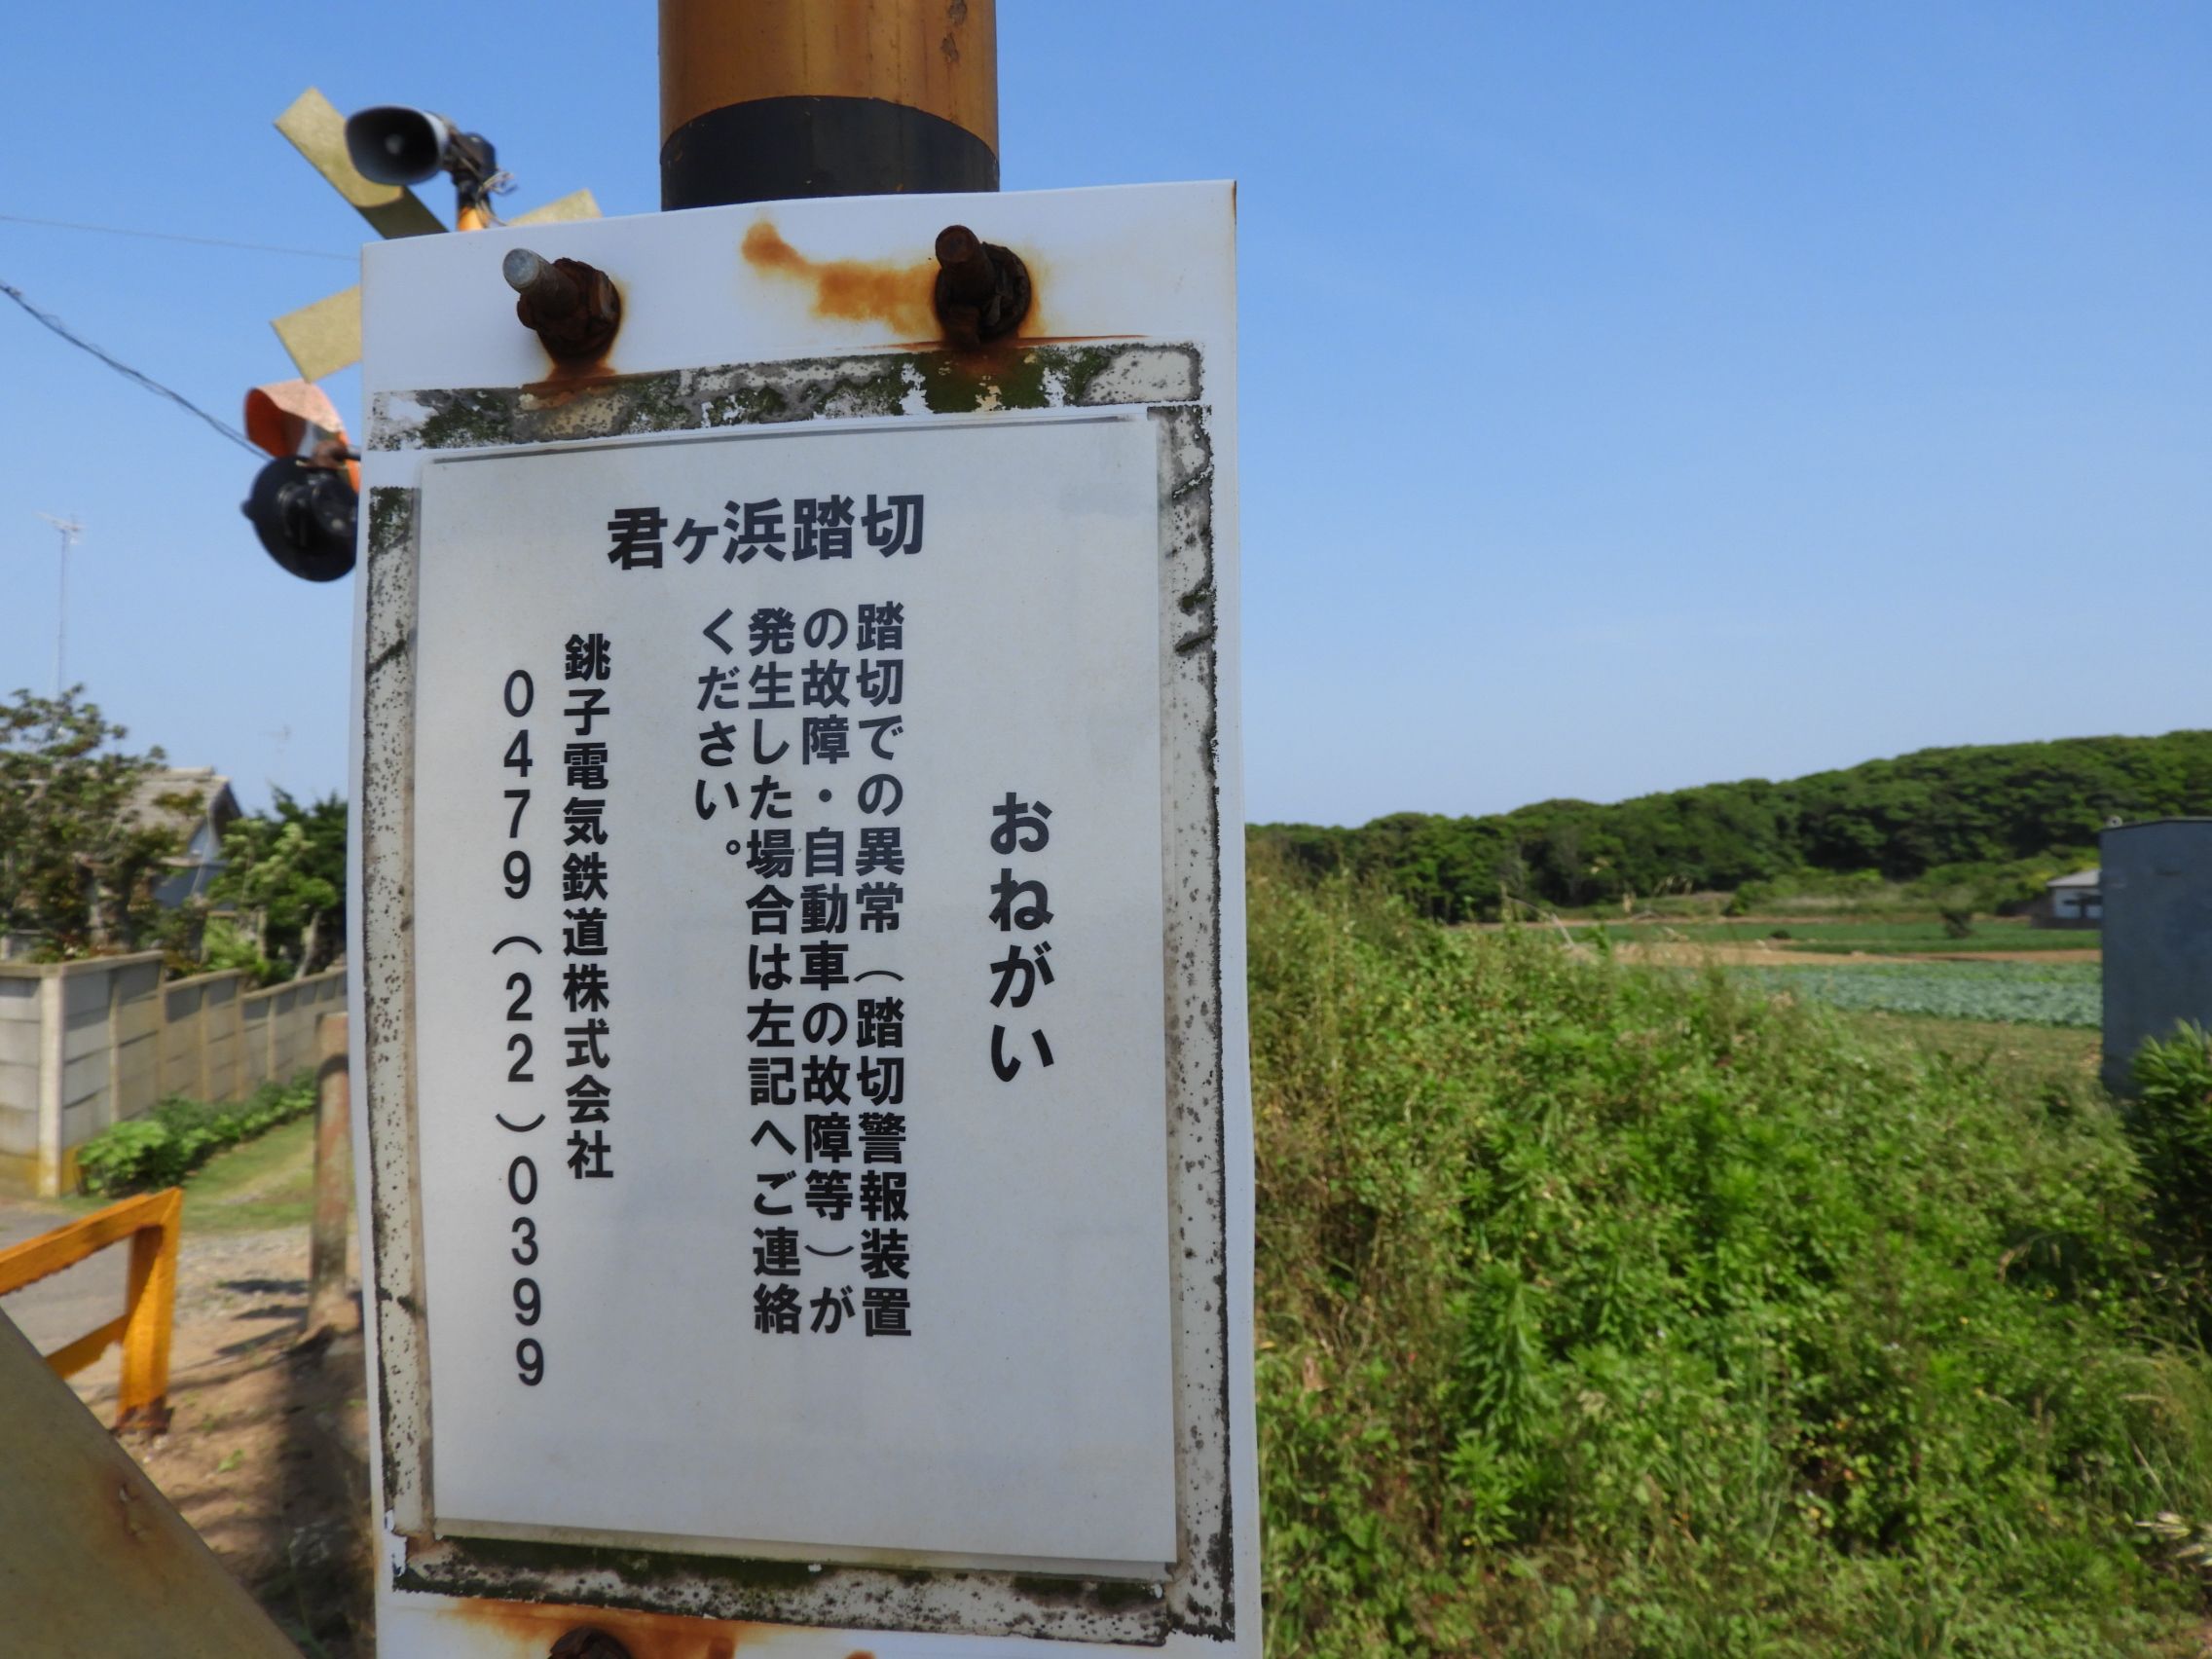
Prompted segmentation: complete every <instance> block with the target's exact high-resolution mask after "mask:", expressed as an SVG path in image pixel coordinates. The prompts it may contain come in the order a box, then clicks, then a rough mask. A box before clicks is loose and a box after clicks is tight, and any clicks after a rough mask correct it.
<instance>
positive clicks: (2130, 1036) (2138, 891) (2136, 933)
mask: <svg viewBox="0 0 2212 1659" xmlns="http://www.w3.org/2000/svg"><path fill="white" fill-rule="evenodd" d="M2098 842H2099V845H2100V847H2101V849H2102V851H2101V860H2102V864H2103V866H2104V895H2105V903H2104V952H2105V971H2104V994H2105V1021H2104V1025H2105V1030H2104V1038H2105V1042H2104V1050H2105V1053H2104V1079H2105V1087H2106V1088H2110V1089H2111V1090H2112V1091H2113V1092H2114V1093H2115V1094H2125V1093H2128V1092H2130V1091H2131V1090H2132V1089H2133V1088H2134V1081H2133V1078H2132V1077H2131V1076H2130V1068H2131V1066H2132V1064H2133V1062H2134V1059H2135V1051H2136V1050H2137V1049H2140V1048H2141V1047H2142V1046H2143V1045H2144V1044H2145V1043H2146V1042H2148V1041H2150V1040H2151V1039H2153V1038H2166V1037H2171V1036H2172V1035H2173V1034H2174V1029H2175V1027H2177V1026H2178V1025H2180V1024H2181V1023H2182V1022H2183V1021H2184V1020H2188V1021H2192V1022H2194V1023H2195V1024H2198V1025H2212V818H2159V819H2152V820H2149V821H2147V822H2145V823H2141V824H2122V825H2117V826H2115V827H2114V828H2112V829H2109V830H2105V831H2104V833H2103V834H2102V835H2100V836H2099V837H2098Z"/></svg>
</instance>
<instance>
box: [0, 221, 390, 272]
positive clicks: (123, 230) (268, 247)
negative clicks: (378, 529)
mask: <svg viewBox="0 0 2212 1659" xmlns="http://www.w3.org/2000/svg"><path fill="white" fill-rule="evenodd" d="M0 223H6V224H10V225H41V226H44V227H45V228H46V229H48V230H50V231H91V232H93V233H95V234H96V235H99V236H103V237H138V238H141V239H143V240H147V241H171V242H191V243H194V244H195V245H197V246H200V247H235V248H241V249H243V250H244V251H246V252H248V253H288V254H291V255H293V256H294V257H295V258H299V259H335V260H337V261H338V262H339V263H340V264H342V265H350V264H352V263H353V258H354V256H353V255H352V254H350V253H331V252H328V251H327V250H325V249H323V248H319V247H280V246H278V245H277V244H276V243H274V242H249V241H232V240H228V239H227V238H223V237H191V236H185V235H184V234H182V233H181V232H177V231H140V230H131V229H129V228H127V227H125V226H122V225H88V224H84V223H81V222H80V221H78V220H75V219H34V218H32V217H30V215H28V214H26V213H0Z"/></svg>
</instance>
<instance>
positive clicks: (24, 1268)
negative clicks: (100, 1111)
mask: <svg viewBox="0 0 2212 1659" xmlns="http://www.w3.org/2000/svg"><path fill="white" fill-rule="evenodd" d="M183 1222H184V1191H183V1189H182V1188H179V1187H171V1188H169V1189H168V1191H166V1192H165V1193H147V1194H145V1195H143V1196H142V1197H139V1198H125V1199H124V1200H123V1201H122V1202H121V1203H119V1204H110V1205H108V1206H107V1208H105V1209H101V1210H94V1211H93V1212H92V1214H91V1215H88V1216H84V1217H81V1218H80V1219H78V1220H76V1221H71V1222H65V1223H63V1224H62V1225H61V1226H59V1227H56V1228H55V1229H54V1230H53V1231H52V1232H50V1233H42V1234H40V1235H38V1236H37V1237H36V1238H26V1239H24V1240H23V1242H22V1243H20V1244H16V1245H12V1246H10V1247H9V1248H8V1249H5V1250H0V1296H5V1295H7V1294H8V1292H10V1291H12V1290H20V1289H22V1288H23V1286H25V1285H26V1284H34V1283H36V1282H37V1281H38V1280H40V1279H42V1278H45V1277H46V1276H47V1275H48V1274H49V1273H57V1272H60V1271H61V1270H62V1269H63V1268H73V1267H75V1266H76V1265H77V1264H78V1263H79V1262H81V1261H83V1260H84V1259H85V1258H86V1257H88V1256H91V1255H93V1254H95V1253H96V1252H98V1251H101V1250H104V1249H106V1248H107V1247H108V1246H109V1245H111V1244H121V1243H123V1242H124V1241H125V1240H127V1239H128V1240H129V1244H130V1276H129V1281H128V1283H127V1284H126V1287H125V1290H124V1298H123V1312H122V1314H121V1315H120V1316H119V1317H117V1318H114V1319H110V1320H109V1321H108V1322H107V1323H106V1324H104V1325H101V1326H99V1327H98V1328H97V1329H95V1330H92V1331H88V1332H86V1333H85V1334H84V1335H83V1336H81V1337H79V1338H78V1339H77V1340H76V1341H75V1342H73V1343H70V1344H68V1345H67V1346H64V1347H60V1348H56V1349H55V1351H54V1352H53V1353H51V1354H49V1355H48V1356H47V1364H49V1365H51V1366H52V1367H53V1368H54V1369H55V1372H56V1373H58V1374H59V1375H60V1376H63V1377H74V1376H75V1375H76V1374H77V1373H78V1372H80V1371H82V1370H84V1369H85V1367H87V1366H88V1365H90V1364H92V1361H94V1360H95V1359H97V1358H99V1356H100V1355H101V1354H103V1353H105V1352H106V1351H107V1350H108V1349H109V1348H110V1347H111V1346H114V1345H115V1344H116V1343H119V1342H120V1343H121V1344H122V1345H123V1381H122V1383H121V1385H120V1386H119V1387H118V1389H117V1391H116V1400H115V1426H116V1427H117V1428H143V1429H151V1430H154V1431H156V1432H159V1431H160V1430H161V1429H164V1428H166V1427H167V1426H168V1418H169V1405H168V1392H169V1331H170V1329H171V1327H172V1326H173V1324H174V1322H175V1318H176V1250H177V1239H178V1235H179V1233H180V1231H181V1230H182V1226H183Z"/></svg>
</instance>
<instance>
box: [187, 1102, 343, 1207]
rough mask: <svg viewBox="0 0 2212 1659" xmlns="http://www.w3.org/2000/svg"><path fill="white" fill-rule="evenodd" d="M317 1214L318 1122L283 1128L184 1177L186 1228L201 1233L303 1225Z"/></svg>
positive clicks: (308, 1120) (309, 1120) (301, 1120)
mask: <svg viewBox="0 0 2212 1659" xmlns="http://www.w3.org/2000/svg"><path fill="white" fill-rule="evenodd" d="M313 1215H314V1120H313V1118H297V1119H294V1120H293V1121H292V1122H291V1123H289V1124H278V1125H277V1126H276V1128H274V1129H271V1130H269V1131H268V1132H267V1133H266V1134H264V1135H261V1136H260V1137H259V1138H257V1139H254V1140H250V1141H247V1142H245V1143H244V1144H243V1145H242V1146H235V1147H231V1148H230V1149H228V1150H227V1151H224V1152H218V1153H217V1154H215V1156H214V1157H212V1158H210V1159H209V1160H208V1161H206V1162H205V1163H203V1164H202V1165H201V1166H200V1167H199V1168H198V1169H196V1170H194V1171H193V1172H192V1174H191V1175H189V1176H187V1177H186V1178H185V1183H184V1225H185V1227H186V1228H187V1229H188V1230H191V1231H195V1232H201V1233H252V1232H261V1231H265V1230H268V1229H273V1228H281V1227H305V1226H307V1225H308V1223H309V1222H310V1221H311V1220H312V1219H313Z"/></svg>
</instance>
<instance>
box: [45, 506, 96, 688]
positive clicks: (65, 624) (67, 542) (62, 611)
mask: <svg viewBox="0 0 2212 1659" xmlns="http://www.w3.org/2000/svg"><path fill="white" fill-rule="evenodd" d="M38 516H39V517H40V518H42V519H44V520H46V522H47V523H48V524H50V525H52V526H54V528H55V530H57V531H59V532H60V533H61V561H60V579H59V584H58V592H57V593H56V595H55V606H54V700H55V702H57V703H58V702H60V701H61V697H62V694H63V692H64V691H66V690H67V688H68V685H69V681H68V677H67V675H66V674H65V673H64V672H63V660H64V659H63V652H64V650H65V649H66V646H67V644H68V635H69V549H70V548H72V547H74V546H76V545H77V543H78V542H80V541H82V540H84V539H85V527H84V525H83V524H82V523H81V522H80V521H79V520H78V519H76V518H75V517H70V518H58V517H56V516H55V514H53V513H41V514H39V515H38Z"/></svg>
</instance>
